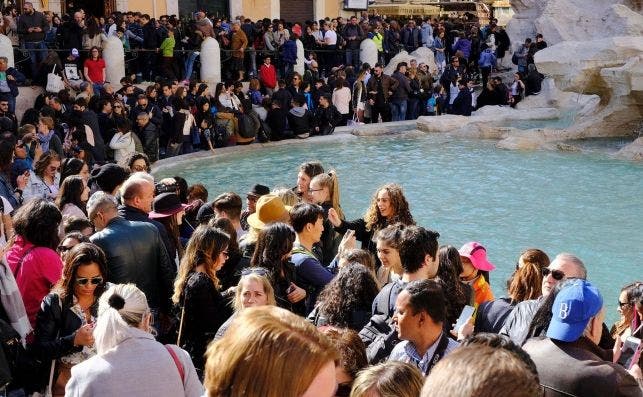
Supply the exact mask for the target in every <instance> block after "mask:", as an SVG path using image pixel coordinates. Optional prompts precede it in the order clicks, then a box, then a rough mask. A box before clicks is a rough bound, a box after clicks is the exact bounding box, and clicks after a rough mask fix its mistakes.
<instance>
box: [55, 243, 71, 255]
mask: <svg viewBox="0 0 643 397" xmlns="http://www.w3.org/2000/svg"><path fill="white" fill-rule="evenodd" d="M72 248H74V246H71V247H68V246H66V245H59V246H58V247H56V251H58V252H59V253H61V254H62V253H63V252H67V251H69V250H70V249H72Z"/></svg>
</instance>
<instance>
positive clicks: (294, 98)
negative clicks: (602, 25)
mask: <svg viewBox="0 0 643 397" xmlns="http://www.w3.org/2000/svg"><path fill="white" fill-rule="evenodd" d="M67 11H68V13H67V14H65V15H63V16H62V17H60V16H58V15H56V14H53V13H51V12H49V11H46V12H44V13H41V12H39V11H35V10H34V8H33V5H32V4H31V3H29V2H26V3H25V5H24V10H23V12H22V13H21V14H20V15H18V13H17V10H16V8H15V6H8V7H6V8H5V9H4V12H3V19H2V26H1V28H2V29H1V32H2V33H4V34H6V35H8V36H9V37H10V38H11V40H12V42H13V43H14V44H15V45H16V48H18V47H17V46H20V48H22V49H23V51H24V52H26V53H27V54H28V55H29V57H28V58H26V59H24V62H22V61H20V60H18V64H19V65H18V66H17V67H9V66H8V65H7V59H5V58H1V57H0V76H6V78H5V79H2V78H0V100H2V101H5V100H6V101H7V103H8V108H7V109H0V117H7V118H9V119H11V120H10V121H11V122H12V124H11V125H10V127H11V128H12V129H13V130H14V131H17V127H18V122H17V120H16V117H15V112H16V109H15V102H16V97H17V95H18V92H19V90H18V87H19V86H20V85H24V84H33V85H38V84H39V85H41V86H43V87H46V91H47V92H46V93H45V94H43V96H41V97H40V98H39V100H38V101H36V104H35V106H34V109H35V110H36V111H39V112H40V113H42V109H43V108H45V109H48V108H52V109H54V111H53V112H51V111H46V112H45V116H48V117H51V118H52V119H53V120H54V128H53V131H54V132H55V135H57V136H58V138H59V140H60V141H62V142H65V143H66V144H65V148H64V149H65V150H68V151H69V152H68V153H67V155H70V156H71V155H73V153H72V152H71V150H72V149H71V148H73V147H80V148H82V147H83V146H90V149H91V150H84V155H85V156H90V155H91V157H93V158H92V159H89V158H86V160H87V161H88V162H89V163H90V164H92V162H93V161H97V162H103V161H104V160H105V159H108V160H117V157H118V158H123V157H125V155H126V154H127V153H131V152H132V151H133V150H134V148H137V150H138V151H141V148H142V149H144V151H145V153H146V154H147V155H148V157H149V158H150V160H152V161H155V160H156V159H157V158H158V157H159V156H160V157H166V156H167V157H169V156H173V155H176V154H183V153H189V152H191V151H194V150H201V149H203V150H214V149H215V148H217V147H222V146H226V145H231V144H249V143H252V142H255V141H261V142H265V141H268V140H280V139H285V138H293V137H298V138H305V137H308V136H312V135H327V134H331V133H333V131H334V129H335V127H337V126H344V125H347V124H350V125H355V124H360V123H376V122H380V121H384V122H386V121H401V120H414V119H416V118H417V117H419V116H423V115H440V114H447V113H448V114H458V115H466V116H468V115H471V112H472V111H474V110H476V109H478V108H480V107H482V106H486V105H510V106H516V105H517V104H518V103H519V102H520V101H521V100H522V98H524V96H526V95H534V94H538V93H539V92H540V90H541V82H542V79H543V76H542V75H541V74H540V73H539V72H538V71H537V69H536V66H535V64H534V54H535V52H537V51H538V50H540V49H542V48H545V47H546V45H547V44H546V42H545V41H544V40H543V37H542V35H538V36H537V37H536V38H535V40H534V42H532V40H531V39H527V40H526V41H525V43H524V44H522V45H520V47H519V48H518V49H516V50H515V51H514V53H513V54H514V55H513V56H512V60H513V62H514V63H515V64H516V66H517V72H516V73H515V75H514V79H513V81H511V82H509V81H507V82H503V78H502V74H498V73H496V72H499V71H501V70H504V69H507V68H503V67H502V66H501V65H500V62H499V60H502V59H503V58H505V57H507V55H506V54H508V53H509V52H508V51H509V50H510V47H511V42H510V41H509V37H508V36H507V33H506V32H505V31H504V29H502V27H499V26H497V25H496V21H495V20H492V22H491V23H490V24H489V25H486V26H480V25H479V24H477V23H475V22H471V21H468V20H467V19H463V18H448V17H443V18H441V19H439V20H438V19H437V18H430V17H426V18H423V19H417V20H414V19H409V20H408V21H407V20H402V19H400V20H399V21H397V20H395V19H391V18H386V19H384V18H381V17H379V16H377V15H375V16H373V15H370V16H369V15H367V14H363V15H362V16H361V17H359V18H358V17H357V16H353V17H351V18H349V19H346V20H344V19H343V18H334V19H330V18H327V19H324V20H321V21H306V22H305V23H302V24H299V23H287V22H285V21H283V20H273V21H270V20H268V19H264V20H259V21H254V22H253V21H251V20H249V19H247V18H244V17H239V18H237V19H234V20H232V21H230V22H229V21H228V20H227V19H225V18H224V19H217V18H209V17H208V16H207V15H206V14H205V13H203V12H197V13H195V19H194V20H190V21H188V22H186V21H183V22H182V21H180V20H179V19H177V18H176V17H175V16H161V17H160V18H159V19H158V20H155V19H154V18H150V16H149V15H147V14H142V15H141V14H140V13H135V12H128V13H117V12H115V13H113V14H111V15H110V16H108V17H107V18H99V17H97V16H92V15H87V14H86V13H85V11H84V10H82V9H76V8H73V7H68V8H67ZM110 36H116V37H119V38H120V39H121V40H122V41H123V46H124V48H125V49H126V50H127V53H126V58H127V59H130V58H132V59H131V60H130V61H128V63H127V65H128V71H127V73H126V76H123V77H122V79H121V80H120V81H118V82H116V81H112V82H108V81H106V63H105V60H104V59H103V58H102V45H103V43H104V42H105V40H107V39H108V38H109V37H110ZM208 37H214V38H215V39H216V40H218V41H219V43H220V46H221V49H222V50H221V51H222V59H224V60H225V61H224V67H223V68H222V70H223V71H224V81H223V82H222V83H219V84H217V85H216V87H209V86H208V85H207V84H205V83H199V76H198V69H199V68H198V67H195V63H196V62H198V60H199V57H200V52H199V50H200V46H201V43H202V42H203V40H204V39H205V38H208ZM365 39H372V40H373V41H374V42H375V43H376V46H377V48H378V54H379V55H378V59H379V62H378V63H376V64H374V65H369V64H368V63H363V62H361V59H360V55H361V54H360V50H359V48H360V43H361V41H362V40H365ZM295 40H301V41H302V42H303V45H304V50H305V54H306V61H305V72H304V73H303V75H302V74H300V73H298V72H296V71H294V64H295V63H296V61H297V53H296V51H297V49H296V48H297V46H296V44H295ZM418 47H426V48H428V49H430V50H431V51H433V52H434V54H435V56H434V64H429V62H430V61H429V60H426V61H422V60H421V59H420V60H418V59H413V60H411V61H409V62H408V63H407V62H397V63H396V64H395V65H394V66H395V68H394V69H395V72H394V73H392V74H391V75H387V74H386V73H385V72H384V69H385V66H386V64H387V63H388V62H391V60H392V59H393V58H394V56H395V55H396V54H397V53H398V52H399V51H401V50H406V51H409V52H412V51H413V50H415V49H417V48H418ZM16 53H17V54H21V52H20V51H17V52H16ZM505 63H507V62H505ZM142 80H144V81H149V82H152V83H151V85H147V86H146V85H143V86H141V85H137V84H136V83H137V82H140V81H142ZM2 82H4V83H2ZM244 82H245V84H246V85H244ZM141 87H143V88H145V89H143V88H141ZM76 109H83V112H86V111H92V112H94V113H96V114H97V115H98V119H99V120H98V122H97V121H96V120H95V118H94V117H91V119H92V120H87V116H85V117H83V118H78V117H75V115H73V112H74V111H75V110H76ZM36 113H37V112H35V111H34V112H28V114H27V116H31V117H26V116H25V117H23V120H22V121H21V124H22V125H24V124H32V125H35V123H37V120H36V117H35V116H36ZM146 114H147V116H146ZM81 120H82V121H83V124H84V126H82V125H80V121H81ZM128 120H129V122H128ZM89 121H91V123H89ZM3 123H4V124H3V126H5V125H6V126H9V124H8V121H7V120H4V119H3ZM83 128H84V129H85V130H86V134H76V135H78V137H77V138H78V139H77V140H74V139H73V134H74V131H77V130H81V131H82V129H83ZM88 128H89V130H91V134H90V131H89V130H88ZM130 131H132V132H133V133H131V134H130ZM85 135H87V136H86V137H85ZM72 141H77V143H76V144H70V143H69V142H72ZM85 141H87V142H85ZM88 152H92V153H91V154H90V153H88ZM97 152H100V153H97ZM59 154H62V153H59Z"/></svg>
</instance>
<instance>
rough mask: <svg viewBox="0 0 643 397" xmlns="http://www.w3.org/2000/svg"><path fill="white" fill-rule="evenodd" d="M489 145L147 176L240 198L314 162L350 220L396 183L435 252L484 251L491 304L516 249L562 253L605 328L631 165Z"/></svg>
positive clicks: (376, 146) (627, 269)
mask: <svg viewBox="0 0 643 397" xmlns="http://www.w3.org/2000/svg"><path fill="white" fill-rule="evenodd" d="M298 143H299V142H298ZM494 144H495V141H484V140H475V141H473V140H472V141H469V140H448V139H447V138H445V137H444V136H441V135H426V136H421V137H414V138H405V137H403V136H399V135H398V136H391V137H386V138H382V137H378V138H359V139H352V140H345V141H341V142H335V143H319V142H311V141H308V142H304V143H301V144H298V145H287V146H280V147H273V148H265V149H259V150H256V151H251V152H245V153H230V154H226V155H219V156H215V157H211V158H204V159H198V160H195V161H194V162H188V163H182V164H180V165H175V166H171V167H170V168H165V169H163V170H162V171H161V172H159V175H158V176H172V175H182V176H184V177H185V178H186V179H187V180H188V183H190V184H192V183H197V182H198V183H203V184H205V185H206V187H207V188H208V190H209V192H210V197H211V198H214V197H216V195H217V194H219V193H222V192H225V191H235V192H239V193H241V194H242V196H244V194H243V193H244V192H246V191H248V189H249V188H250V186H252V185H253V184H254V183H263V184H267V185H269V186H292V185H294V182H295V180H296V173H297V171H296V169H297V166H298V165H299V164H300V163H302V162H304V161H307V160H319V161H321V162H322V163H323V164H324V166H325V167H327V168H331V167H332V168H335V169H336V170H337V171H338V173H339V178H340V185H341V194H342V206H343V208H344V210H345V212H346V214H347V217H348V218H350V219H354V218H357V217H360V216H362V215H363V213H364V210H365V209H366V207H367V206H368V204H369V202H370V199H371V196H372V194H373V192H374V191H375V190H376V188H377V187H378V186H379V185H382V184H384V183H387V182H397V183H399V184H401V185H402V186H403V188H404V191H405V193H406V196H407V198H408V200H409V203H410V205H411V210H412V213H413V215H414V217H415V219H416V221H417V223H418V224H420V225H422V226H425V227H428V228H432V229H434V230H436V231H439V232H440V234H441V237H440V243H441V244H451V245H454V246H456V247H459V246H460V245H462V244H463V243H465V242H467V241H472V240H476V241H480V242H482V243H483V244H484V245H485V246H486V247H487V249H488V256H489V259H490V260H491V261H492V262H493V263H494V264H495V265H496V266H497V268H498V269H497V270H496V271H494V272H493V273H492V274H491V280H492V286H493V290H494V292H495V294H496V296H500V295H503V294H504V292H505V285H506V279H507V278H508V277H509V275H510V274H511V272H512V271H513V269H514V266H515V263H516V260H517V257H518V255H519V253H520V252H521V251H522V250H524V249H526V248H529V247H537V248H540V249H543V250H544V251H545V252H547V253H548V254H549V255H550V257H552V258H553V257H554V256H555V255H556V254H557V253H559V252H563V251H567V252H571V253H574V254H576V255H578V256H579V257H580V258H581V259H583V261H585V263H586V264H587V267H588V271H589V279H590V280H591V281H592V282H594V283H596V284H597V285H598V286H599V288H600V290H601V292H602V293H603V295H604V299H605V303H606V306H607V312H608V321H610V322H612V321H614V320H616V318H617V313H616V302H617V298H618V291H619V289H620V288H621V286H622V285H624V284H625V283H627V282H629V281H633V280H637V279H639V280H640V279H643V266H641V262H642V260H643V184H642V182H641V181H642V180H643V165H641V164H636V163H631V162H624V161H617V160H612V159H610V158H609V156H607V155H606V153H605V152H606V151H607V152H609V151H612V150H615V149H616V147H618V146H619V145H621V144H623V142H620V141H609V142H607V143H606V142H601V143H600V144H587V145H585V146H587V149H588V150H587V151H583V152H573V153H562V152H549V151H534V152H519V151H504V150H497V149H495V147H494ZM606 145H607V146H608V148H607V149H606V148H605V147H606Z"/></svg>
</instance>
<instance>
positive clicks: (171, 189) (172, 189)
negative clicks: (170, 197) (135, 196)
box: [154, 182, 179, 196]
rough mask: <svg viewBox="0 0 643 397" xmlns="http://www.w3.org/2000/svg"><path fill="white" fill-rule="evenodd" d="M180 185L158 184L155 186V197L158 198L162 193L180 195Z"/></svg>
mask: <svg viewBox="0 0 643 397" xmlns="http://www.w3.org/2000/svg"><path fill="white" fill-rule="evenodd" d="M178 191H179V184H178V183H176V182H174V183H169V184H168V183H156V184H154V195H155V196H158V195H159V194H162V193H178Z"/></svg>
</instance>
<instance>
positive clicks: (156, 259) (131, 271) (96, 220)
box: [87, 191, 176, 326]
mask: <svg viewBox="0 0 643 397" xmlns="http://www.w3.org/2000/svg"><path fill="white" fill-rule="evenodd" d="M87 214H88V216H89V220H90V221H91V222H92V223H93V224H94V226H95V227H96V230H97V232H96V233H95V234H94V235H92V236H91V238H90V240H91V242H92V243H94V244H96V245H97V246H99V247H100V248H101V249H102V250H103V251H104V252H105V257H106V259H107V264H108V274H109V280H110V282H112V283H115V284H121V283H134V284H135V285H136V286H137V287H138V288H140V289H141V291H143V292H144V293H145V296H146V298H147V302H148V304H149V306H150V309H151V310H152V313H153V315H154V316H155V317H156V318H155V320H158V319H159V314H169V312H170V308H171V300H170V298H171V296H172V291H173V284H174V278H175V277H176V265H175V264H174V263H173V262H172V261H171V260H170V257H169V256H168V254H167V250H166V249H165V247H164V246H163V242H162V241H161V237H160V235H159V232H158V230H157V229H156V228H155V227H154V226H153V225H150V224H148V223H144V222H131V221H128V220H126V219H123V218H121V217H120V216H118V210H117V204H116V200H115V199H114V197H113V196H111V195H109V194H107V193H105V192H102V191H101V192H96V193H94V195H92V196H91V197H90V199H89V201H88V203H87ZM154 324H155V325H156V326H158V324H159V322H158V321H155V322H154Z"/></svg>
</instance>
